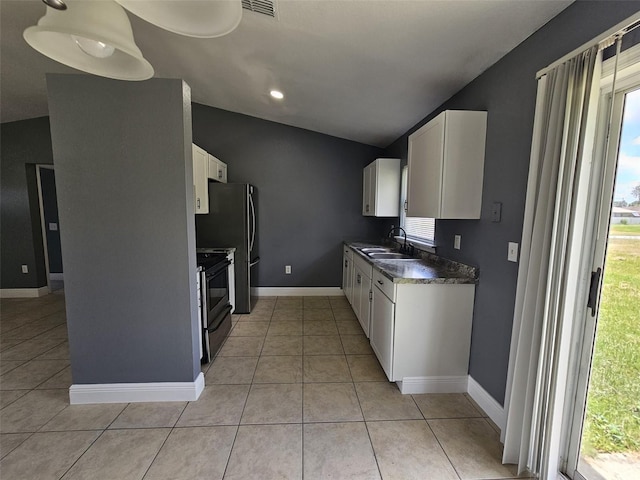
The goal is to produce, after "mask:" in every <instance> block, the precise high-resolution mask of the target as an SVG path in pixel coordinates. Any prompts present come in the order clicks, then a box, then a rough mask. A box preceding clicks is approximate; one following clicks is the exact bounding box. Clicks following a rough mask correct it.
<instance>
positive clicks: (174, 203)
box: [47, 75, 200, 384]
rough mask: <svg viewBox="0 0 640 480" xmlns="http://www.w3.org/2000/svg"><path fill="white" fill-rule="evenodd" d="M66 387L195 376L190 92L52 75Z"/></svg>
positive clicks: (154, 83)
mask: <svg viewBox="0 0 640 480" xmlns="http://www.w3.org/2000/svg"><path fill="white" fill-rule="evenodd" d="M47 87H48V92H49V112H50V117H51V138H52V144H53V152H54V158H55V166H56V182H57V192H58V207H59V213H60V233H61V240H62V258H63V265H64V272H65V296H66V308H67V324H68V328H69V347H70V353H71V370H72V375H73V383H74V384H92V383H120V382H123V383H126V382H190V381H193V380H194V379H195V377H196V376H197V375H198V373H199V372H200V365H199V358H198V357H199V355H198V342H197V335H198V330H197V311H196V308H197V304H196V290H195V225H194V217H193V215H194V209H193V186H192V185H193V174H192V161H191V112H190V91H189V90H188V87H187V86H186V85H185V84H183V82H182V81H181V80H162V79H153V80H149V81H146V82H121V81H115V80H108V79H104V78H99V77H93V76H84V75H48V76H47Z"/></svg>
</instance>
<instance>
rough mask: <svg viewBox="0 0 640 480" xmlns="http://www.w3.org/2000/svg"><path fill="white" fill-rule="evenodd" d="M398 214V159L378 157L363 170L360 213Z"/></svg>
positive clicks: (376, 214)
mask: <svg viewBox="0 0 640 480" xmlns="http://www.w3.org/2000/svg"><path fill="white" fill-rule="evenodd" d="M399 214H400V159H399V158H378V159H377V160H375V161H374V162H372V163H370V164H369V165H367V166H366V167H365V169H364V172H363V184H362V215H364V216H366V217H397V216H398V215H399Z"/></svg>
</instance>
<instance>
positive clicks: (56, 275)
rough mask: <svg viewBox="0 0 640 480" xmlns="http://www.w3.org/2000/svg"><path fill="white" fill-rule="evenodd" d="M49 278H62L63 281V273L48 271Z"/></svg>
mask: <svg viewBox="0 0 640 480" xmlns="http://www.w3.org/2000/svg"><path fill="white" fill-rule="evenodd" d="M49 280H62V281H64V273H50V274H49Z"/></svg>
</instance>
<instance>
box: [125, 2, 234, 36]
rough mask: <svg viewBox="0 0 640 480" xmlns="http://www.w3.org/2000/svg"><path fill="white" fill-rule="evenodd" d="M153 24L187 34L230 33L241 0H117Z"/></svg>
mask: <svg viewBox="0 0 640 480" xmlns="http://www.w3.org/2000/svg"><path fill="white" fill-rule="evenodd" d="M116 2H118V3H119V4H120V5H122V6H123V7H124V8H126V9H127V10H129V11H130V12H131V13H133V14H135V15H137V16H138V17H140V18H142V19H143V20H146V21H147V22H149V23H152V24H153V25H155V26H157V27H160V28H164V29H165V30H169V31H170V32H173V33H177V34H180V35H185V36H187V37H198V38H214V37H221V36H222V35H226V34H228V33H231V32H232V31H233V30H234V29H235V28H236V27H237V26H238V24H239V23H240V20H241V19H242V1H241V0H163V1H161V2H159V1H157V0H116Z"/></svg>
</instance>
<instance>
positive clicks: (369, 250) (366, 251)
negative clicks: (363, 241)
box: [360, 247, 392, 255]
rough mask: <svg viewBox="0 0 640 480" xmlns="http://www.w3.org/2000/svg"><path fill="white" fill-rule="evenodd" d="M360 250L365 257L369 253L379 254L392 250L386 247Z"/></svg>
mask: <svg viewBox="0 0 640 480" xmlns="http://www.w3.org/2000/svg"><path fill="white" fill-rule="evenodd" d="M360 250H361V251H362V252H364V253H366V254H367V255H369V253H374V252H380V253H384V252H391V250H392V249H391V248H388V247H367V248H361V249H360Z"/></svg>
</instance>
